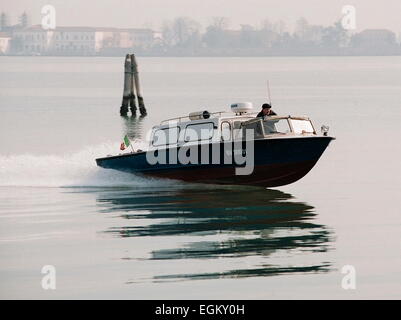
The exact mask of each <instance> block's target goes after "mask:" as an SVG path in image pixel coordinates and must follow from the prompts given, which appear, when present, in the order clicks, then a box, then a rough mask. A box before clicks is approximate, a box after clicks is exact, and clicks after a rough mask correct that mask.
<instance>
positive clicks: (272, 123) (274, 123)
mask: <svg viewBox="0 0 401 320" xmlns="http://www.w3.org/2000/svg"><path fill="white" fill-rule="evenodd" d="M263 128H264V130H265V134H275V133H282V134H285V133H289V132H291V128H290V126H289V124H288V121H287V119H272V120H264V121H263Z"/></svg>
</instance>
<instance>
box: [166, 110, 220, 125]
mask: <svg viewBox="0 0 401 320" xmlns="http://www.w3.org/2000/svg"><path fill="white" fill-rule="evenodd" d="M222 113H227V111H216V112H210V113H209V114H210V115H213V114H219V115H221V114H222ZM186 118H188V119H189V115H187V116H182V117H177V118H171V119H166V120H162V121H161V122H160V124H163V123H165V122H169V121H173V120H178V122H181V119H186ZM200 120H205V119H200Z"/></svg>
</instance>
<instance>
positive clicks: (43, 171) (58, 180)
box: [0, 142, 172, 187]
mask: <svg viewBox="0 0 401 320" xmlns="http://www.w3.org/2000/svg"><path fill="white" fill-rule="evenodd" d="M136 144H137V145H134V148H141V147H143V144H141V143H140V142H139V143H136ZM118 145H119V144H118V143H108V144H102V145H98V146H94V147H87V148H85V149H84V150H82V151H79V152H76V153H72V154H67V155H32V154H19V155H10V156H3V155H0V186H26V187H103V186H106V187H107V186H142V187H143V186H144V185H147V186H149V187H151V186H152V185H157V186H160V184H161V183H162V184H171V183H172V182H171V181H168V180H158V179H147V178H144V177H140V176H136V175H133V174H129V173H124V172H119V171H115V170H110V169H103V168H99V167H97V165H96V162H95V159H96V158H98V157H102V156H106V155H107V154H116V153H117V152H116V146H118ZM141 149H142V148H141Z"/></svg>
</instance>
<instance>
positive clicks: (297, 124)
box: [290, 119, 315, 134]
mask: <svg viewBox="0 0 401 320" xmlns="http://www.w3.org/2000/svg"><path fill="white" fill-rule="evenodd" d="M290 121H291V125H292V129H293V130H294V133H298V134H302V133H315V130H314V129H313V126H312V123H311V122H310V121H309V120H298V119H290Z"/></svg>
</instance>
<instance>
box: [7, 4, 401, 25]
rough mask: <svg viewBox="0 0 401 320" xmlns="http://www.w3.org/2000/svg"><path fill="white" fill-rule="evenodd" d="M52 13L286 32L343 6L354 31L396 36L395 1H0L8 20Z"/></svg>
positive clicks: (326, 20) (60, 17) (64, 20)
mask: <svg viewBox="0 0 401 320" xmlns="http://www.w3.org/2000/svg"><path fill="white" fill-rule="evenodd" d="M45 4H52V5H54V7H55V8H56V13H57V25H60V26H62V25H65V26H71V25H77V26H78V25H79V26H83V25H85V26H104V27H152V28H154V29H160V26H161V24H162V22H163V21H164V20H169V19H173V18H174V17H178V16H188V17H191V18H194V19H195V20H198V21H199V22H201V23H202V24H203V25H207V24H208V23H210V22H211V20H212V17H216V16H224V17H227V18H229V21H230V27H231V28H238V27H239V25H240V24H251V25H255V26H258V25H259V24H260V22H261V21H262V20H263V19H266V18H267V19H269V20H271V21H277V20H283V21H285V22H286V24H287V25H288V27H289V29H291V28H292V27H293V25H294V23H295V21H296V20H297V19H298V18H299V17H305V18H306V19H307V20H308V21H309V22H310V23H312V24H322V25H330V24H332V23H333V22H334V21H335V20H337V19H339V18H340V17H341V8H342V6H343V5H353V6H355V8H356V22H357V30H362V29H366V28H387V29H391V30H393V31H395V32H396V33H399V32H401V18H400V13H401V0H381V1H378V0H301V1H295V0H64V1H62V0H1V3H0V10H2V11H5V12H7V13H8V14H9V16H10V18H11V21H12V22H16V20H17V16H18V15H19V14H20V13H21V12H23V11H24V10H26V11H27V12H28V13H29V14H30V15H31V20H32V23H34V24H37V23H40V21H41V13H40V10H41V7H42V6H43V5H45Z"/></svg>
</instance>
